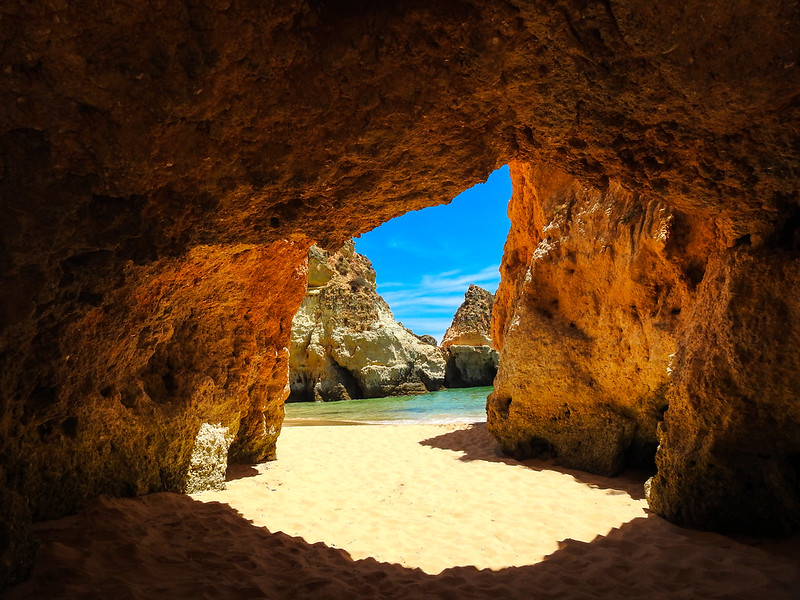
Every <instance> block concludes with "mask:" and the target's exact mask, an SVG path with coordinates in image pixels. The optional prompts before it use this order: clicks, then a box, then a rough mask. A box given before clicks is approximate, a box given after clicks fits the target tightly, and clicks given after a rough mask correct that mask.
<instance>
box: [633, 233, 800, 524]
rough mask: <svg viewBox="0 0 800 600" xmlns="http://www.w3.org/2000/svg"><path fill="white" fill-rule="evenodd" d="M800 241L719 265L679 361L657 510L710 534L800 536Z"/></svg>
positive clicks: (739, 252) (743, 251) (744, 250)
mask: <svg viewBox="0 0 800 600" xmlns="http://www.w3.org/2000/svg"><path fill="white" fill-rule="evenodd" d="M798 251H800V237H799V236H798V230H797V229H794V231H792V232H791V235H789V236H778V237H776V238H772V239H770V240H766V241H765V243H764V245H762V246H761V247H759V248H753V247H752V246H751V245H748V244H742V245H740V246H738V247H735V248H732V249H730V250H728V251H727V252H724V253H722V254H720V255H717V256H712V257H710V258H709V261H708V264H707V266H706V271H705V277H704V278H703V283H702V284H701V285H700V286H698V291H697V296H696V299H695V301H694V304H693V306H692V308H691V311H690V312H689V314H688V315H687V316H686V321H685V322H686V325H685V327H684V330H683V331H682V333H681V336H680V339H679V344H678V350H677V353H676V354H675V356H674V358H673V360H672V376H671V383H672V385H671V387H670V391H669V395H668V401H669V410H668V411H667V413H666V415H665V419H664V422H663V423H662V424H661V426H660V428H659V440H660V442H661V446H660V448H659V451H658V454H657V455H656V464H657V466H658V473H657V475H656V476H655V477H654V478H653V480H652V481H651V484H650V487H649V493H648V500H649V502H650V506H651V507H652V508H653V509H654V510H655V511H656V512H657V513H658V514H661V515H663V516H665V517H667V518H668V519H670V520H671V521H674V522H676V523H682V524H684V525H687V526H690V527H697V528H701V529H716V530H719V531H732V530H733V531H740V532H744V533H749V534H762V535H763V534H764V533H765V532H769V533H773V534H787V533H790V532H792V531H796V530H797V529H798V527H800V467H799V463H798V457H800V402H798V394H799V393H800V370H798V365H800V343H798V342H800V253H799V252H798Z"/></svg>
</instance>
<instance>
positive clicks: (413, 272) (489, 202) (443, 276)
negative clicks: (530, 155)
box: [356, 166, 511, 342]
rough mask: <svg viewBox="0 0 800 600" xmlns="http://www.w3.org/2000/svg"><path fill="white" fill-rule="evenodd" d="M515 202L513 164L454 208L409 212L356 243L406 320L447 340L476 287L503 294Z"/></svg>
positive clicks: (398, 316)
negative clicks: (505, 247)
mask: <svg viewBox="0 0 800 600" xmlns="http://www.w3.org/2000/svg"><path fill="white" fill-rule="evenodd" d="M510 197H511V178H510V177H509V174H508V167H507V166H506V167H502V168H500V169H498V170H497V171H495V172H494V173H492V175H491V176H490V177H489V179H488V180H487V181H486V183H480V184H478V185H475V186H473V187H471V188H470V189H468V190H466V191H464V192H462V193H461V194H459V195H458V196H456V197H455V198H454V199H453V201H452V202H451V203H450V204H447V205H444V206H432V207H430V208H426V209H423V210H418V211H413V212H410V213H406V214H405V215H403V216H401V217H397V218H396V219H392V220H391V221H388V222H386V223H384V224H383V225H381V226H380V227H377V228H375V229H373V230H372V231H369V232H367V233H364V234H362V235H361V237H359V238H356V251H358V252H360V253H361V254H364V255H366V256H367V258H369V259H370V260H371V261H372V266H373V267H374V268H375V271H376V272H377V275H378V279H377V281H378V293H379V294H380V295H381V296H383V298H384V299H385V300H386V302H388V303H389V306H390V307H391V308H392V312H393V313H394V316H395V318H396V319H397V320H398V321H401V322H402V323H403V325H405V326H406V327H408V328H410V329H412V330H413V331H414V332H415V333H417V334H419V335H422V334H426V333H427V334H429V335H432V336H433V337H435V338H436V339H437V340H438V341H439V342H441V341H442V336H443V335H444V332H445V330H446V329H447V328H448V327H449V326H450V323H451V321H452V320H453V314H454V313H455V312H456V309H457V308H458V307H459V305H460V304H461V303H462V302H463V301H464V293H465V292H466V291H467V288H468V287H469V284H470V283H474V284H476V285H479V286H481V287H482V288H485V289H487V290H489V291H490V292H492V293H494V292H495V290H497V286H498V284H499V283H500V272H499V270H498V269H499V268H500V259H501V258H502V256H503V244H505V241H506V236H507V235H508V229H509V227H510V222H509V220H508V217H507V216H506V209H507V207H508V199H509V198H510Z"/></svg>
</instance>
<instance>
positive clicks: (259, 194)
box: [0, 0, 800, 587]
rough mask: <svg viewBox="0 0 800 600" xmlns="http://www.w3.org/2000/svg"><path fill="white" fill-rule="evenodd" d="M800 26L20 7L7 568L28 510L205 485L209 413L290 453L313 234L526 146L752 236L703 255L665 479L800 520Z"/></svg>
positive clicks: (767, 522)
mask: <svg viewBox="0 0 800 600" xmlns="http://www.w3.org/2000/svg"><path fill="white" fill-rule="evenodd" d="M156 6H157V8H156ZM700 24H702V25H700ZM798 26H800V5H798V4H797V3H796V2H793V1H790V0H772V1H770V2H769V3H768V6H764V5H762V4H761V3H753V2H746V1H744V0H735V1H732V2H727V3H724V5H722V4H720V5H710V4H709V3H706V2H695V1H691V0H690V1H688V2H683V3H672V4H669V5H664V4H662V3H652V2H644V1H642V0H618V1H615V2H611V3H609V2H595V1H591V0H585V1H583V0H582V1H575V0H556V1H554V2H518V1H516V0H507V1H492V2H489V1H487V0H463V1H460V0H446V1H444V2H435V3H432V2H419V1H417V0H412V1H410V2H404V3H403V4H402V5H401V4H399V3H391V2H389V3H383V2H378V3H374V2H373V3H369V2H358V1H345V2H322V1H319V0H284V1H280V2H250V1H243V2H230V1H228V0H208V1H206V2H196V1H193V0H192V1H190V0H183V1H181V0H176V1H175V2H158V3H153V2H150V1H145V0H127V1H125V2H106V3H90V4H87V3H81V2H74V3H68V2H48V3H39V2H27V1H23V0H5V1H4V2H3V3H2V4H1V5H0V78H2V86H0V104H1V105H2V107H3V110H1V111H0V198H1V199H2V200H1V201H0V289H2V290H3V293H2V294H1V295H0V498H2V499H3V506H4V508H6V507H7V510H4V511H3V514H2V516H0V587H2V585H4V584H5V583H7V582H8V581H13V580H14V579H15V578H18V577H20V576H21V575H22V574H24V572H25V569H26V568H27V565H29V557H30V548H31V545H30V538H29V537H28V535H27V533H26V531H27V530H26V525H25V523H26V520H28V519H29V516H30V515H33V517H34V518H46V517H51V516H58V515H62V514H65V513H66V512H69V511H71V510H73V509H74V508H75V507H76V506H77V505H79V504H80V502H81V501H82V500H83V499H84V498H86V497H89V496H93V495H97V494H101V493H111V494H141V493H146V492H148V491H153V490H162V489H169V490H179V489H183V488H184V486H185V482H186V480H187V477H188V473H189V469H190V466H191V464H192V462H193V461H192V456H193V455H195V456H200V455H204V454H206V455H208V456H215V455H216V454H215V452H216V451H211V450H209V451H208V452H206V451H203V452H199V453H197V454H195V453H194V448H195V439H197V437H198V434H199V433H200V431H201V428H202V426H203V424H204V423H207V424H208V425H209V427H211V428H212V429H213V430H214V431H217V432H220V434H219V435H216V434H215V435H212V436H204V439H206V438H207V439H215V440H218V441H217V442H215V444H216V446H215V447H218V448H221V447H223V446H224V445H225V444H227V441H226V440H228V439H229V438H231V437H232V439H233V441H232V442H231V444H232V445H231V447H230V448H231V450H230V451H229V452H228V458H229V459H231V458H246V459H248V460H257V459H261V458H265V457H268V456H269V455H270V454H271V452H272V448H273V446H274V442H275V436H276V435H277V433H278V430H279V428H280V423H281V403H282V400H283V397H284V395H285V393H286V387H287V386H286V384H287V371H288V369H287V356H288V352H287V350H286V348H287V347H288V345H289V335H290V322H291V318H292V315H293V314H294V313H295V310H296V308H297V306H299V304H300V302H301V301H302V298H303V288H304V283H305V273H304V272H303V267H302V266H301V265H302V264H303V263H304V261H305V255H306V252H307V249H308V247H309V245H310V244H311V241H312V240H316V241H317V242H318V243H319V244H321V245H322V246H323V247H325V248H329V249H331V248H336V247H338V246H339V245H340V244H341V243H342V242H343V241H344V240H345V239H347V238H349V237H351V236H352V235H354V234H356V233H358V232H361V231H367V230H369V229H370V228H372V227H375V226H376V225H378V224H379V223H381V222H383V221H386V220H387V219H389V218H391V217H394V216H397V215H399V214H401V213H403V212H406V211H408V210H414V209H419V208H422V207H424V206H427V205H431V204H436V203H441V202H446V201H448V200H449V199H450V198H452V197H454V196H455V195H456V194H457V193H459V192H461V191H462V190H464V189H466V188H467V187H469V186H470V185H472V184H474V183H476V182H477V181H479V180H482V179H484V178H485V177H486V176H487V175H488V173H489V172H490V171H491V170H492V169H494V168H496V167H498V166H500V165H502V164H505V163H506V162H508V161H509V160H512V159H517V160H519V161H522V162H527V163H531V164H546V165H554V166H557V167H558V168H559V169H561V170H563V171H564V172H565V173H568V174H569V175H570V176H573V177H576V178H577V181H579V182H580V183H576V184H575V185H576V186H579V185H580V186H584V187H585V188H586V190H587V193H590V194H596V195H598V198H600V197H605V196H609V194H611V195H610V196H609V201H613V198H615V197H617V196H616V195H615V194H616V190H620V191H622V189H623V188H624V190H627V191H628V192H630V193H633V194H634V195H638V196H639V198H640V201H641V202H644V201H643V200H641V199H642V198H650V199H652V201H654V202H657V203H659V205H660V206H664V207H667V206H668V207H670V208H669V209H668V210H677V211H681V214H685V215H686V219H687V222H688V221H691V222H692V223H694V224H695V225H696V228H697V231H702V227H703V225H704V224H707V225H708V226H709V227H712V226H713V223H716V222H717V221H718V220H719V219H722V220H723V221H724V224H723V225H722V226H721V228H722V229H724V230H725V231H727V232H728V233H729V234H731V235H730V236H728V237H727V238H726V239H728V238H729V239H730V240H733V241H730V242H728V241H724V242H717V244H718V245H717V246H715V247H714V248H712V249H710V250H709V252H710V253H711V254H710V255H709V256H708V257H707V256H706V255H705V254H704V252H705V251H704V250H703V249H702V248H701V247H698V249H697V251H696V252H695V251H694V250H692V249H691V248H687V249H686V250H685V251H686V255H687V258H689V257H691V260H690V266H691V268H690V269H689V273H691V275H687V276H686V278H685V280H681V282H679V284H678V292H677V294H678V295H680V294H682V293H683V292H682V287H681V286H683V285H688V283H686V282H687V281H688V282H692V281H693V280H694V281H695V282H696V283H695V284H692V285H696V286H697V287H696V290H695V294H696V296H697V297H696V298H695V302H694V304H693V305H692V307H691V309H689V308H683V307H682V308H681V314H680V320H681V323H679V324H677V326H678V327H679V329H680V332H683V333H680V332H679V333H678V334H677V336H678V337H677V340H678V341H677V343H676V350H677V351H676V354H675V357H674V359H673V364H672V376H671V381H673V384H674V385H673V387H672V388H671V389H672V391H671V392H670V394H671V397H670V398H669V405H670V409H669V411H667V413H666V415H665V426H664V427H662V434H661V451H660V453H659V456H658V457H657V462H658V465H659V469H660V471H659V475H658V476H657V477H656V479H655V480H654V481H653V485H652V487H651V500H652V502H653V506H655V507H656V508H657V510H658V511H659V512H660V513H661V514H664V515H667V516H668V517H670V518H671V519H673V520H675V521H677V522H684V523H689V524H692V525H699V526H706V524H708V525H709V526H712V525H713V526H714V527H716V528H720V529H724V528H741V525H742V524H743V522H744V521H746V520H747V519H749V517H750V516H751V506H752V505H751V500H752V499H753V498H755V497H758V498H759V501H760V502H762V503H763V504H761V506H765V507H766V508H764V509H763V511H762V512H759V515H761V517H760V518H759V519H756V520H754V521H753V522H752V523H753V527H754V528H756V527H763V528H767V527H773V526H775V525H776V523H778V521H779V522H780V523H778V524H783V525H787V523H788V526H791V527H795V526H797V521H796V517H792V516H791V515H797V514H800V513H798V511H797V510H796V502H797V498H798V496H799V495H800V494H798V490H797V484H796V482H797V468H796V462H797V461H796V457H797V456H798V454H800V442H798V438H799V437H800V433H798V431H800V425H798V423H800V417H799V416H798V414H797V410H798V408H797V407H798V406H799V405H800V402H797V390H798V389H800V385H798V382H797V380H796V377H797V375H796V369H790V368H789V367H788V365H795V364H796V363H794V362H791V361H793V360H794V357H795V352H796V348H797V347H798V346H800V344H798V343H797V341H798V332H797V329H796V327H794V325H793V323H794V322H796V311H795V308H796V306H795V304H794V299H795V298H797V297H798V294H797V287H798V283H797V281H798V278H797V269H796V265H797V260H798V259H797V250H798V248H797V245H798V244H797V234H796V231H797V229H798V221H800V219H798V214H800V209H798V203H797V198H798V188H799V187H800V127H798V124H799V123H800V67H798V56H800V38H799V37H798V36H797V30H798ZM592 189H594V190H595V191H592ZM576 192H577V191H576ZM576 195H580V194H577V193H576ZM647 202H648V203H647V204H642V205H641V210H642V211H643V213H642V214H650V213H649V212H648V210H649V208H648V207H650V206H651V205H650V204H649V202H650V201H649V200H648V201H647ZM557 204H560V203H558V202H557ZM611 208H612V211H613V210H615V209H614V207H613V206H612V207H611ZM646 209H647V210H646ZM587 210H588V208H587ZM626 214H627V213H622V215H621V217H625V216H626ZM653 214H655V213H653ZM637 218H638V217H636V216H635V215H631V217H630V219H631V222H633V221H634V220H636V219H637ZM643 225H644V222H643ZM580 226H581V224H580V223H574V228H575V229H577V228H580ZM515 227H517V228H520V227H522V228H524V227H526V225H525V224H524V223H521V222H516V224H515ZM634 233H635V232H634ZM692 235H694V234H692ZM698 235H699V234H698ZM726 235H727V234H726ZM650 237H652V235H651V236H650ZM690 238H691V236H690ZM532 239H533V238H532ZM653 239H654V240H655V238H653ZM670 239H675V240H678V239H679V237H673V238H670ZM692 239H693V238H692ZM715 239H716V238H715ZM736 240H738V242H736V243H737V244H738V245H736V244H734V241H736ZM539 241H540V240H535V242H536V244H537V246H538V243H539ZM521 243H522V244H523V245H524V242H521ZM653 243H656V242H655V241H654V242H653ZM682 243H683V242H679V241H676V242H675V244H676V246H681V245H682ZM648 244H650V242H648ZM518 250H519V249H515V247H512V248H511V249H510V251H511V252H516V251H518ZM530 250H531V253H533V250H534V249H533V248H531V249H530ZM519 251H520V252H521V251H522V250H519ZM525 251H527V248H526V249H525ZM635 256H636V254H635V253H634V254H631V257H633V258H634V259H635ZM576 257H578V255H576ZM509 260H510V263H509V264H512V263H514V261H515V260H516V259H514V258H510V259H509ZM692 262H693V263H694V266H692V265H691V263H692ZM525 264H526V265H527V264H528V263H527V262H526V263H525ZM704 265H705V266H706V271H707V274H706V275H705V277H703V281H700V279H701V274H702V271H703V266H704ZM616 268H617V267H615V269H616ZM526 271H527V269H526ZM576 272H578V269H577V268H576ZM645 275H646V274H645ZM750 276H756V277H757V279H756V280H754V281H752V282H750V283H748V282H749V281H750V279H749V277H750ZM768 276H769V277H774V279H769V280H768V279H767V277H768ZM646 279H647V277H645V280H646ZM516 286H517V284H512V287H514V288H516ZM519 286H520V287H523V288H524V281H521V282H519ZM652 292H653V294H654V295H655V296H658V297H661V296H663V294H664V293H665V292H664V291H663V290H660V291H656V290H655V288H652ZM667 295H668V296H669V297H672V296H671V294H667ZM512 296H513V297H514V298H522V296H520V295H517V294H512ZM739 297H741V298H744V299H746V300H748V301H749V302H750V303H755V304H753V305H752V306H753V309H752V312H745V311H744V307H742V306H741V304H740V303H739V302H738V298H739ZM550 299H552V298H550ZM640 301H642V302H643V300H639V299H637V302H640ZM717 301H719V304H717ZM651 303H652V302H651ZM500 305H501V306H500V308H498V310H501V311H506V312H509V311H511V310H513V307H512V306H511V305H510V304H509V303H508V302H505V301H503V302H500ZM636 306H637V310H638V307H639V306H640V304H636ZM756 308H759V310H758V311H756ZM545 310H547V311H549V312H550V313H551V314H552V315H553V316H554V319H553V327H556V326H558V327H560V326H561V325H563V323H562V322H561V321H560V320H559V319H560V315H561V313H560V312H559V313H557V312H553V309H552V308H550V309H545ZM628 310H629V311H631V309H630V308H628ZM670 310H673V309H672V308H671V309H670ZM748 310H749V309H748ZM758 315H765V316H763V317H762V316H758ZM780 315H785V317H786V318H787V319H795V320H794V321H791V322H787V321H785V320H784V319H782V318H781V317H780ZM542 318H546V317H544V316H543V317H542ZM695 318H696V319H699V320H698V321H693V320H692V319H695ZM706 318H709V319H711V320H710V321H705V320H704V319H706ZM779 322H780V323H783V324H784V325H785V326H784V327H780V328H778V330H777V333H779V334H780V335H777V337H776V336H775V333H776V323H779ZM509 323H510V322H509ZM575 323H576V328H575V329H576V330H577V329H578V326H579V321H575ZM626 323H627V317H626ZM648 323H649V322H648V321H643V324H642V325H641V327H639V328H638V329H635V330H632V331H638V332H640V333H647V331H649V329H648V327H650V325H649V324H648ZM762 324H763V327H762V326H761V325H762ZM622 327H623V329H625V330H626V331H629V330H630V329H628V325H627V324H625V323H623V325H622ZM652 327H654V328H655V321H653V322H652ZM566 328H567V329H572V328H569V323H568V322H567V324H566ZM575 335H576V337H575V338H574V340H575V342H574V343H575V346H574V347H573V348H572V350H570V352H572V351H575V352H577V351H578V349H579V348H578V344H581V343H583V342H582V341H581V340H580V339H579V335H580V331H576V332H575ZM609 335H610V333H609ZM513 338H514V336H513V335H512V336H511V337H510V339H509V341H508V343H509V344H511V345H512V346H513V345H514V344H515V343H516V342H515V341H514V339H513ZM569 339H573V338H569ZM609 339H610V338H609ZM659 339H660V338H659ZM495 341H497V340H495ZM587 343H589V342H587ZM628 343H630V344H631V352H634V351H635V348H637V347H638V345H639V344H640V343H641V340H640V339H631V340H628V339H625V340H624V341H621V342H620V344H619V345H618V347H622V348H623V349H624V351H625V352H627V347H626V345H627V344H628ZM656 355H658V356H660V355H659V354H658V353H656ZM642 356H644V353H642ZM703 357H708V358H709V359H711V361H712V362H710V363H707V364H705V365H704V364H702V363H703V361H702V358H703ZM641 360H643V358H642V359H641ZM783 361H788V362H783ZM637 364H638V365H642V364H644V363H641V362H640V363H637ZM746 365H750V366H749V367H748V368H745V367H746ZM645 366H646V365H645ZM739 366H741V367H742V369H743V370H738V368H739ZM508 367H509V368H512V365H511V364H508ZM640 368H641V367H640ZM576 375H581V376H583V375H584V374H583V373H578V372H577V371H576ZM695 375H696V376H702V377H701V378H700V379H698V380H695V379H693V377H694V376H695ZM580 381H583V382H584V384H585V385H584V384H582V385H583V386H584V387H590V386H589V385H588V378H586V377H584V379H581V380H580ZM649 381H654V379H652V380H649ZM615 385H616V384H615ZM620 385H621V384H620ZM648 385H649V384H648ZM631 386H632V387H633V388H636V389H642V390H643V389H644V387H643V386H639V385H638V384H634V383H631ZM512 406H513V403H512ZM614 413H615V414H617V413H616V410H615V411H614ZM673 415H674V416H673ZM554 416H556V415H554ZM586 418H587V419H593V418H594V417H589V416H587V417H586ZM630 418H631V419H632V422H637V419H638V418H639V417H638V416H637V415H636V414H634V415H632V416H631V417H630ZM615 419H616V417H614V418H613V419H611V422H612V423H617V425H612V426H609V429H610V430H612V434H611V435H610V436H605V439H609V440H615V439H616V440H620V439H623V438H624V437H625V436H624V435H620V434H617V433H613V431H616V430H618V429H619V427H620V426H619V421H617V420H615ZM600 421H601V424H604V423H606V421H605V420H603V419H602V415H601V417H600ZM225 428H227V433H224V434H223V433H221V432H222V431H224V429H225ZM590 429H591V428H587V429H585V430H586V431H587V432H588V431H590ZM696 452H699V455H697V454H695V453H696ZM606 456H608V454H607V453H606ZM793 457H794V458H793ZM198 460H199V459H198ZM201 470H202V469H198V472H200V471H201ZM211 481H213V478H211ZM792 482H794V483H792ZM762 485H763V487H761V486H762ZM752 489H758V490H759V491H758V494H756V495H753V494H752V493H751V490H752ZM743 490H744V491H743ZM777 515H783V516H782V517H780V518H778V517H777ZM787 515H789V516H787ZM776 519H777V521H776Z"/></svg>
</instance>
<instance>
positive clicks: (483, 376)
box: [442, 284, 499, 388]
mask: <svg viewBox="0 0 800 600" xmlns="http://www.w3.org/2000/svg"><path fill="white" fill-rule="evenodd" d="M493 303H494V296H493V295H492V293H491V292H489V291H487V290H485V289H483V288H481V287H478V286H477V285H475V284H470V286H469V289H467V292H466V294H465V295H464V302H463V303H462V304H461V306H459V307H458V310H457V311H456V314H455V315H454V316H453V323H452V324H451V325H450V327H449V328H448V329H447V331H446V332H445V334H444V338H443V339H442V351H443V353H444V355H445V358H446V360H447V374H446V377H445V385H447V387H451V388H452V387H476V386H482V385H492V382H493V381H494V377H495V375H496V374H497V364H498V360H499V356H498V354H497V350H495V349H494V348H493V347H492V337H491V320H492V304H493Z"/></svg>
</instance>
